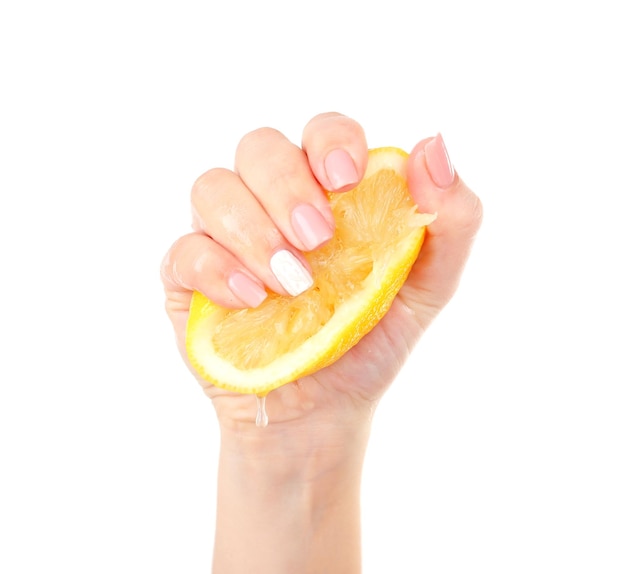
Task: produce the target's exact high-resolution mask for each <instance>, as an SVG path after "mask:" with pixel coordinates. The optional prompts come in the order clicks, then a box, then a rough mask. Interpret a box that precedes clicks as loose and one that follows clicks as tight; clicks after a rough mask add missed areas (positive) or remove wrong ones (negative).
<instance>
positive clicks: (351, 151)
mask: <svg viewBox="0 0 626 574" xmlns="http://www.w3.org/2000/svg"><path fill="white" fill-rule="evenodd" d="M302 149H303V150H304V151H305V153H306V154H307V157H308V159H309V165H310V166H311V170H312V171H313V174H314V175H315V177H316V179H317V181H319V182H320V184H321V185H322V186H323V187H324V189H326V190H328V191H347V190H349V189H352V188H353V187H354V186H355V185H356V184H357V183H359V182H360V181H361V179H362V178H363V174H364V173H365V168H366V167H367V142H366V140H365V132H364V131H363V128H362V127H361V125H360V124H359V123H358V122H356V121H355V120H353V119H352V118H349V117H347V116H344V115H342V114H339V113H336V112H329V113H325V114H319V115H317V116H315V117H314V118H313V119H311V121H310V122H309V123H308V124H307V125H306V126H305V128H304V131H303V133H302Z"/></svg>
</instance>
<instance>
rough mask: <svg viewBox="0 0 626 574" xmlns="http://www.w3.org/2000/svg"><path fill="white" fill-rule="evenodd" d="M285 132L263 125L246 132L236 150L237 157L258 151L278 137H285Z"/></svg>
mask: <svg viewBox="0 0 626 574" xmlns="http://www.w3.org/2000/svg"><path fill="white" fill-rule="evenodd" d="M283 137H284V136H283V134H282V133H281V132H279V131H278V130H277V129H274V128H270V127H262V128H257V129H255V130H252V131H251V132H248V133H247V134H245V135H244V136H243V137H242V138H241V140H239V144H238V145H237V150H236V152H235V157H236V158H238V157H240V156H242V155H248V154H251V153H254V154H255V153H257V152H258V151H259V150H263V149H265V147H266V146H267V145H268V142H271V141H275V140H276V139H278V138H283Z"/></svg>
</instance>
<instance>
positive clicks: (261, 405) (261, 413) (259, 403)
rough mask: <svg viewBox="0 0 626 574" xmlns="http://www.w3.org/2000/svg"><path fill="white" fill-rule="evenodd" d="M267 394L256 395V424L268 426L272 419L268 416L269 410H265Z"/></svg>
mask: <svg viewBox="0 0 626 574" xmlns="http://www.w3.org/2000/svg"><path fill="white" fill-rule="evenodd" d="M266 396H267V395H263V396H259V395H257V397H256V426H258V427H266V426H267V423H269V422H270V420H269V419H268V418H267V412H266V410H265V398H266Z"/></svg>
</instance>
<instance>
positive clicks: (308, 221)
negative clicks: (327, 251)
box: [291, 203, 333, 251]
mask: <svg viewBox="0 0 626 574" xmlns="http://www.w3.org/2000/svg"><path fill="white" fill-rule="evenodd" d="M291 224H292V225H293V229H294V231H295V232H296V235H297V236H298V239H300V241H302V243H304V246H305V247H306V248H307V249H308V250H309V251H312V250H313V249H315V248H316V247H319V246H320V245H321V244H322V243H325V242H326V241H328V240H329V239H330V238H331V237H332V236H333V231H332V229H331V228H330V227H329V226H328V223H326V220H325V219H324V217H323V216H322V214H321V213H320V212H319V211H317V209H315V208H314V207H313V206H312V205H309V204H308V203H303V204H302V205H298V207H296V208H295V209H294V210H293V211H292V212H291Z"/></svg>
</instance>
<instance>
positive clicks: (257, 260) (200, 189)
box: [191, 169, 313, 295]
mask: <svg viewBox="0 0 626 574" xmlns="http://www.w3.org/2000/svg"><path fill="white" fill-rule="evenodd" d="M191 202H192V209H193V215H194V227H195V228H196V229H199V230H201V231H203V232H204V233H205V234H206V235H208V236H209V237H211V238H212V239H213V241H214V242H215V243H216V244H218V245H219V246H221V247H222V249H223V250H225V251H227V252H229V253H230V254H231V255H232V256H234V258H235V259H236V260H238V261H239V262H240V264H241V265H242V266H243V267H245V268H246V269H248V270H249V271H250V272H251V273H252V275H253V276H254V277H257V278H258V279H259V280H260V282H261V283H263V284H265V285H267V286H268V287H269V288H270V289H272V290H273V291H275V292H276V293H281V294H285V295H286V294H290V295H298V294H300V293H302V292H303V291H305V290H306V289H308V288H309V287H311V285H312V283H313V280H312V278H311V274H310V270H309V268H308V264H307V262H306V260H305V259H304V257H303V256H302V254H301V253H300V252H299V251H298V250H297V249H295V248H294V247H293V246H292V245H291V244H290V243H289V241H288V240H287V239H285V237H284V235H283V234H282V233H281V231H280V229H279V227H278V226H277V225H276V220H279V218H278V217H274V218H272V217H270V215H269V213H268V212H266V211H265V210H264V208H263V206H262V205H261V204H260V203H259V201H258V200H257V198H256V197H255V195H254V194H253V193H252V192H251V190H250V188H248V187H247V186H246V185H245V183H244V182H243V181H242V180H241V178H240V177H238V176H237V175H236V174H235V173H233V172H231V171H228V170H226V169H213V170H210V171H208V172H207V173H205V174H204V175H203V176H201V177H200V178H199V179H198V180H197V181H196V183H195V185H194V186H193V190H192V193H191ZM224 264H225V263H224Z"/></svg>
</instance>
